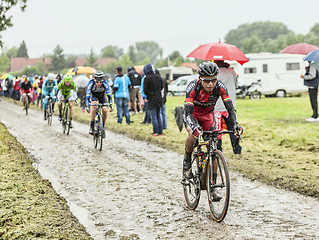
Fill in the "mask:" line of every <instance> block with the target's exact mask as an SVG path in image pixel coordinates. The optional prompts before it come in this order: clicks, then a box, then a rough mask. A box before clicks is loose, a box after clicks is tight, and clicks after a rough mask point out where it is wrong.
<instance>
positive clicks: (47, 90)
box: [42, 73, 58, 120]
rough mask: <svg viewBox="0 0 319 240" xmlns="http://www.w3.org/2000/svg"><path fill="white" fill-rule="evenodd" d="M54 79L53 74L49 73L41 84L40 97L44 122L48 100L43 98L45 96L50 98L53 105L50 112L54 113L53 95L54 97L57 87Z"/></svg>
mask: <svg viewBox="0 0 319 240" xmlns="http://www.w3.org/2000/svg"><path fill="white" fill-rule="evenodd" d="M54 78H55V75H54V74H53V73H49V74H48V78H47V79H45V80H44V82H43V84H42V97H43V99H44V103H43V109H44V111H43V113H44V116H43V119H44V120H47V108H48V106H47V105H48V99H47V98H45V97H46V96H49V97H51V98H52V103H53V107H52V110H53V112H54V103H55V95H56V89H57V87H58V84H57V82H56V80H55V79H54Z"/></svg>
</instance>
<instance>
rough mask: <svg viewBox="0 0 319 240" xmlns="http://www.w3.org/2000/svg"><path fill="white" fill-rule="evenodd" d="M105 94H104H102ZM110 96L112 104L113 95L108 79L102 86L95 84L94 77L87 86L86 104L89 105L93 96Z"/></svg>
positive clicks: (109, 99)
mask: <svg viewBox="0 0 319 240" xmlns="http://www.w3.org/2000/svg"><path fill="white" fill-rule="evenodd" d="M102 95H103V96H102ZM104 96H106V97H107V98H108V101H109V103H110V104H112V95H111V88H110V86H109V84H108V82H107V81H106V80H103V83H102V85H101V86H100V87H98V86H97V85H96V84H95V81H94V79H91V80H90V81H89V82H88V84H87V87H86V106H89V102H90V99H92V97H98V98H101V97H104Z"/></svg>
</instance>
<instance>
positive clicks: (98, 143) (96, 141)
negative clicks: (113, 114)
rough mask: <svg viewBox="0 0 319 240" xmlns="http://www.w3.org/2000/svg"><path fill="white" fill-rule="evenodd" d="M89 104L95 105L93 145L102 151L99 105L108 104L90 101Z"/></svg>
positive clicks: (101, 122)
mask: <svg viewBox="0 0 319 240" xmlns="http://www.w3.org/2000/svg"><path fill="white" fill-rule="evenodd" d="M90 106H97V108H96V114H95V121H94V130H93V142H94V147H95V148H98V146H99V150H100V151H102V145H103V132H102V131H103V129H104V126H103V121H102V115H101V107H102V106H109V104H100V103H90Z"/></svg>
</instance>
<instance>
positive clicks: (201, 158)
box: [197, 151, 206, 168]
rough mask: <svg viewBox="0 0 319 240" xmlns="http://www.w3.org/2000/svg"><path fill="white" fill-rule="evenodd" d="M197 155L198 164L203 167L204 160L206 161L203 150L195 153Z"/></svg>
mask: <svg viewBox="0 0 319 240" xmlns="http://www.w3.org/2000/svg"><path fill="white" fill-rule="evenodd" d="M197 157H198V166H199V167H201V168H203V167H204V165H205V161H206V155H205V152H203V151H199V152H198V153H197Z"/></svg>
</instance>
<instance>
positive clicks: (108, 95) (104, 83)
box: [103, 80, 113, 104]
mask: <svg viewBox="0 0 319 240" xmlns="http://www.w3.org/2000/svg"><path fill="white" fill-rule="evenodd" d="M103 86H104V88H105V94H106V96H107V99H108V101H109V104H112V103H113V100H112V94H111V88H110V85H109V84H108V82H107V81H106V80H104V81H103Z"/></svg>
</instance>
